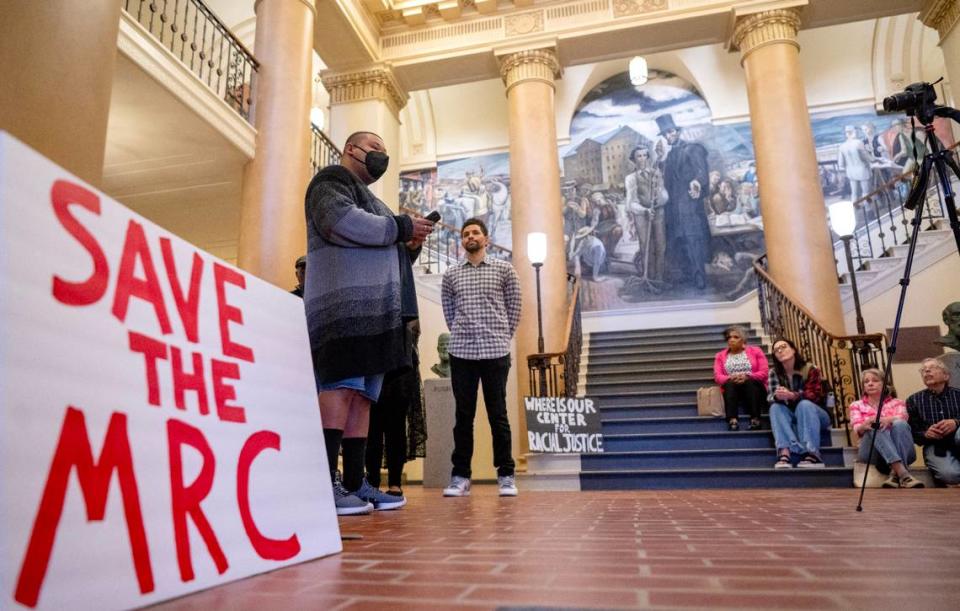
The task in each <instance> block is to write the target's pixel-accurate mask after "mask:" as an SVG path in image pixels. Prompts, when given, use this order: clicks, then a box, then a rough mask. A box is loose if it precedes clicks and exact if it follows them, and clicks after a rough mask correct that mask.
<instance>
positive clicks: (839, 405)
mask: <svg viewBox="0 0 960 611" xmlns="http://www.w3.org/2000/svg"><path fill="white" fill-rule="evenodd" d="M753 267H754V271H755V272H756V276H757V289H758V296H757V297H758V301H759V305H760V320H761V322H762V324H763V330H764V332H765V333H766V335H767V336H769V337H771V338H773V339H774V340H775V339H776V338H780V337H783V338H786V339H789V340H790V341H792V342H793V343H794V344H796V345H797V347H798V348H799V349H800V352H801V354H803V356H804V357H805V358H806V359H807V361H808V362H810V363H813V364H814V365H816V366H817V367H819V368H820V370H821V371H822V372H823V376H824V378H825V379H826V381H827V382H829V384H830V386H831V389H832V391H833V393H834V396H835V398H836V403H835V407H834V410H833V413H832V414H831V418H832V419H833V425H834V426H835V427H840V426H843V427H844V428H845V429H846V431H847V437H848V439H849V436H850V429H849V426H848V419H847V410H846V406H848V405H850V403H852V402H853V401H856V400H858V399H860V396H861V394H862V392H861V388H860V373H861V372H862V371H863V370H864V369H867V368H870V367H879V368H880V369H883V368H884V366H885V363H886V336H884V335H883V334H880V333H872V334H866V335H842V336H838V335H833V334H832V333H830V332H829V331H827V330H826V329H824V328H823V325H821V324H820V323H818V322H817V320H816V319H815V318H814V317H813V315H812V314H811V313H810V312H809V311H808V310H807V309H806V308H804V307H803V306H801V305H799V304H798V303H796V302H795V301H794V300H793V299H791V298H790V297H789V296H788V295H786V294H785V293H784V292H783V290H781V289H780V287H779V286H777V283H776V282H775V281H774V280H773V278H771V276H770V274H769V273H768V271H767V257H766V255H764V256H762V257H760V259H758V260H757V262H756V263H754V266H753Z"/></svg>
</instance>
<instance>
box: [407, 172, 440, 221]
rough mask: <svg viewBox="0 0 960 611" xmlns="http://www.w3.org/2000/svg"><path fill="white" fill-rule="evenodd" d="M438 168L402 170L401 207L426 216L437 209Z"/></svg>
mask: <svg viewBox="0 0 960 611" xmlns="http://www.w3.org/2000/svg"><path fill="white" fill-rule="evenodd" d="M436 191H437V169H436V168H430V169H427V170H408V171H405V172H400V207H401V208H407V209H409V210H413V211H414V212H416V213H418V214H420V215H421V216H426V215H427V214H429V213H430V212H431V211H433V210H436V209H437V204H436V201H435V199H436Z"/></svg>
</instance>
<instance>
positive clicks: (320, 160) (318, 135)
mask: <svg viewBox="0 0 960 611" xmlns="http://www.w3.org/2000/svg"><path fill="white" fill-rule="evenodd" d="M342 156H343V153H341V152H340V149H338V148H337V145H336V144H334V143H333V142H332V141H331V140H330V138H328V137H327V135H326V134H325V133H323V132H322V131H321V130H320V128H319V127H317V126H316V125H314V124H313V123H311V124H310V167H312V168H313V173H314V174H316V173H317V172H319V171H320V169H321V168H325V167H327V166H328V165H333V164H335V163H340V157H342Z"/></svg>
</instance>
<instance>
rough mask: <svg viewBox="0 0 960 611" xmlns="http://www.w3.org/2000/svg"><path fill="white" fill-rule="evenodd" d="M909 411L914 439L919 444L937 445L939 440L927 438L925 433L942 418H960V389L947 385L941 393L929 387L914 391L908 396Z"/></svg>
mask: <svg viewBox="0 0 960 611" xmlns="http://www.w3.org/2000/svg"><path fill="white" fill-rule="evenodd" d="M907 413H908V414H909V415H910V428H911V429H913V441H914V442H915V443H916V444H917V445H928V444H934V445H936V444H937V443H938V441H937V440H935V439H927V438H926V437H924V436H923V434H924V433H926V432H927V429H928V428H930V427H931V426H932V425H934V424H936V423H938V422H940V421H941V420H949V419H951V418H952V419H954V420H960V389H957V388H953V387H950V386H947V387H945V388H944V389H943V392H942V393H940V394H936V393H934V392H933V391H931V390H930V389H929V388H925V389H923V390H921V391H920V392H916V393H913V394H912V395H910V396H909V397H908V398H907ZM958 424H960V422H958Z"/></svg>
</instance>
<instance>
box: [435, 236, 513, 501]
mask: <svg viewBox="0 0 960 611" xmlns="http://www.w3.org/2000/svg"><path fill="white" fill-rule="evenodd" d="M460 239H461V243H462V244H463V248H464V250H466V251H467V256H466V258H465V259H464V260H463V261H461V262H460V263H458V264H457V265H454V266H452V267H451V268H450V269H448V270H447V272H446V273H445V274H444V275H443V286H442V291H441V301H442V304H443V316H444V318H445V319H446V321H447V328H448V329H450V344H449V345H448V346H447V351H448V352H449V354H450V381H451V384H452V386H453V398H454V401H455V402H456V423H455V425H454V427H453V444H454V447H453V456H452V457H451V458H452V461H453V471H452V477H451V479H450V485H449V486H447V487H446V488H444V490H443V495H444V496H468V495H469V494H470V475H471V469H470V463H471V460H472V459H473V419H474V417H475V416H476V413H477V384H478V383H482V384H483V400H484V403H485V404H486V406H487V419H488V420H489V422H490V432H491V433H492V436H493V464H494V466H496V468H497V484H498V486H499V490H500V496H516V495H517V486H516V482H515V480H514V473H513V470H514V462H513V455H512V452H511V435H510V421H509V420H508V419H507V374H508V373H509V372H510V340H511V338H512V337H513V334H514V332H516V330H517V324H519V322H520V280H519V279H518V278H517V272H516V271H514V269H513V267H512V266H511V265H510V264H509V263H507V262H505V261H501V260H499V259H495V258H494V257H492V256H489V255H488V254H487V244H489V242H490V238H489V235H488V231H487V226H486V225H485V224H484V223H483V221H481V220H480V219H475V218H473V219H468V220H466V221H465V222H464V223H463V227H462V228H461V229H460Z"/></svg>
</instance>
